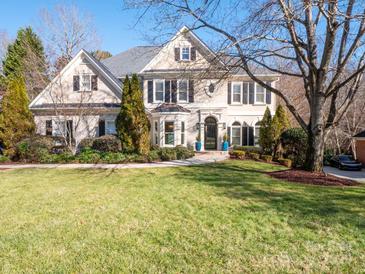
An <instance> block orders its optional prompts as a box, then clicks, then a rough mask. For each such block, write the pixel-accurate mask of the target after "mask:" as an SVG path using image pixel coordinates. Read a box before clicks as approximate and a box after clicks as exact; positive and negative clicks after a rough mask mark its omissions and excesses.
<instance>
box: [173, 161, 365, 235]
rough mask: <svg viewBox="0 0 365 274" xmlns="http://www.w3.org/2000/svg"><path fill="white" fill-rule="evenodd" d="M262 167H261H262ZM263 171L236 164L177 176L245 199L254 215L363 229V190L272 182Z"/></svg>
mask: <svg viewBox="0 0 365 274" xmlns="http://www.w3.org/2000/svg"><path fill="white" fill-rule="evenodd" d="M263 167H264V166H263ZM260 171H265V168H262V169H259V170H257V169H253V168H251V167H250V166H247V167H245V166H240V165H238V164H231V163H230V164H228V163H223V164H212V165H205V166H193V167H191V168H189V169H180V170H179V171H177V173H176V175H175V176H176V177H178V178H180V179H184V180H188V181H189V182H191V183H199V184H207V185H210V186H213V187H215V188H216V193H217V194H219V195H225V196H227V197H229V198H232V199H241V200H246V201H247V203H243V205H242V207H243V208H244V209H245V210H250V211H253V212H268V211H270V210H274V211H276V212H278V213H279V214H280V213H283V214H285V215H286V216H290V218H289V219H288V222H289V223H291V224H292V225H299V224H300V225H303V223H308V221H309V222H320V223H322V224H326V225H335V224H342V225H349V224H351V225H352V226H355V227H358V228H360V229H364V228H365V217H364V216H363V215H361V212H360V211H361V210H362V209H363V208H364V207H365V188H364V187H362V186H361V187H347V188H340V187H319V186H311V185H301V184H297V183H288V182H281V181H278V180H275V179H273V178H271V177H268V176H266V175H265V174H262V173H261V172H260Z"/></svg>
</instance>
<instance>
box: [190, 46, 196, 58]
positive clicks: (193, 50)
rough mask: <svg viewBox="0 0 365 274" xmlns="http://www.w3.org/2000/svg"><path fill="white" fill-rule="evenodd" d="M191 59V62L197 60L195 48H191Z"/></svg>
mask: <svg viewBox="0 0 365 274" xmlns="http://www.w3.org/2000/svg"><path fill="white" fill-rule="evenodd" d="M190 59H191V61H195V60H196V48H194V47H192V48H190Z"/></svg>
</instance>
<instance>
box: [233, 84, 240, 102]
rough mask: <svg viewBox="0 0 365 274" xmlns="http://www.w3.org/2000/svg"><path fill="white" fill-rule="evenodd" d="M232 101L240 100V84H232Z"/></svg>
mask: <svg viewBox="0 0 365 274" xmlns="http://www.w3.org/2000/svg"><path fill="white" fill-rule="evenodd" d="M233 102H235V103H240V102H241V85H239V84H233Z"/></svg>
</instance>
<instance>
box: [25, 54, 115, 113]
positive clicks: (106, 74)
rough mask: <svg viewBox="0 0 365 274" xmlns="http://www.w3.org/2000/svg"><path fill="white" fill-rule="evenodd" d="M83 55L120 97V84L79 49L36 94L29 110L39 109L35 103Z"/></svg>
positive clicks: (102, 66)
mask: <svg viewBox="0 0 365 274" xmlns="http://www.w3.org/2000/svg"><path fill="white" fill-rule="evenodd" d="M81 55H84V56H85V57H86V58H87V60H88V61H89V63H90V65H92V66H93V67H94V68H95V69H96V70H98V71H99V72H100V73H101V75H103V76H104V77H105V79H106V80H107V81H108V82H109V83H110V84H111V85H112V86H113V87H114V88H113V89H112V91H113V92H114V93H115V95H116V96H117V97H118V98H121V97H122V90H121V82H120V81H119V80H118V79H117V78H116V77H115V76H114V75H113V74H112V73H111V72H110V71H109V70H108V69H107V68H106V67H105V66H104V65H103V64H102V63H101V62H100V61H98V60H96V59H95V58H94V57H93V56H92V55H91V54H90V53H89V52H87V51H86V50H84V49H81V50H80V51H79V52H78V53H77V54H76V56H75V57H74V58H72V60H71V61H70V62H69V63H68V64H67V65H66V66H65V67H64V68H63V69H62V70H61V71H60V73H58V75H57V76H56V77H55V78H53V79H52V81H51V82H50V83H49V84H48V85H47V86H46V88H45V89H44V90H43V91H42V92H41V93H40V94H38V96H37V97H36V98H34V100H33V101H32V102H31V103H30V105H29V108H30V109H32V108H33V107H34V108H39V105H36V103H37V101H38V100H39V99H40V98H42V96H43V95H44V93H45V92H46V91H48V90H49V89H50V87H51V86H52V85H54V84H55V83H56V82H57V81H58V79H59V78H60V77H61V75H62V74H64V73H65V72H66V71H67V70H68V69H69V68H70V67H71V66H72V65H73V64H74V62H75V61H76V60H77V59H78V58H79V57H80V56H81Z"/></svg>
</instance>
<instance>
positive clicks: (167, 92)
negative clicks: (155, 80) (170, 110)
mask: <svg viewBox="0 0 365 274" xmlns="http://www.w3.org/2000/svg"><path fill="white" fill-rule="evenodd" d="M170 102H171V81H167V80H166V81H165V103H170Z"/></svg>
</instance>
